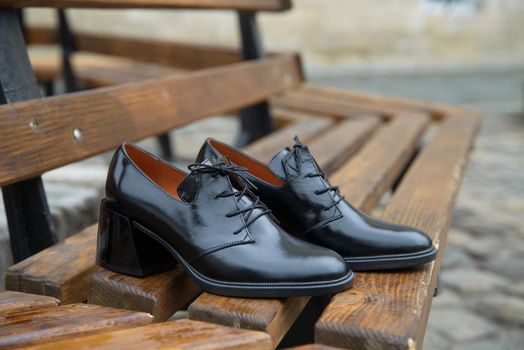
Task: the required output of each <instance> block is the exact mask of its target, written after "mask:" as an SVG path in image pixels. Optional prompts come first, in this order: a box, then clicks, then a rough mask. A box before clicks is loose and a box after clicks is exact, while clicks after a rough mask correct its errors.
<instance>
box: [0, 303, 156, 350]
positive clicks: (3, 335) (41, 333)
mask: <svg viewBox="0 0 524 350" xmlns="http://www.w3.org/2000/svg"><path fill="white" fill-rule="evenodd" d="M151 320H152V317H151V315H149V314H146V313H141V312H140V313H139V312H131V311H125V310H118V309H113V308H107V307H102V306H97V305H87V304H71V305H65V306H56V307H48V308H42V309H33V310H22V311H15V312H11V313H7V314H4V315H2V317H0V347H2V348H3V347H22V346H30V345H37V344H42V343H45V342H50V341H54V340H58V339H64V338H67V337H76V336H79V335H84V334H93V333H99V332H101V331H104V330H116V329H122V328H129V327H135V326H141V325H145V324H148V323H150V322H151Z"/></svg>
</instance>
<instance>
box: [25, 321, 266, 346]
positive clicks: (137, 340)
mask: <svg viewBox="0 0 524 350" xmlns="http://www.w3.org/2000/svg"><path fill="white" fill-rule="evenodd" d="M269 348H270V340H269V336H268V335H267V334H265V333H262V332H255V331H247V330H242V329H236V328H230V327H224V326H218V325H214V324H210V323H204V322H197V321H189V320H176V321H169V322H163V323H157V324H152V325H147V326H143V327H138V328H133V329H125V330H119V331H113V332H105V333H100V334H95V335H88V336H82V337H75V338H70V339H66V340H62V341H57V342H53V343H47V344H42V345H39V346H36V347H34V349H35V350H36V349H38V350H54V349H64V350H68V349H70V350H82V349H85V350H87V349H97V350H103V349H107V350H113V349H127V350H135V349H136V350H143V349H166V350H170V349H172V350H175V349H176V350H183V349H184V350H193V349H202V350H218V349H235V350H266V349H269Z"/></svg>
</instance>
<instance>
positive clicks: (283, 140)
mask: <svg viewBox="0 0 524 350" xmlns="http://www.w3.org/2000/svg"><path fill="white" fill-rule="evenodd" d="M280 117H281V118H282V117H284V114H280ZM334 122H335V121H334V120H333V119H330V118H323V117H320V118H319V117H313V116H306V115H303V117H302V119H298V120H296V121H295V122H293V123H290V124H288V125H286V126H284V127H282V128H280V129H277V130H275V131H274V132H272V133H271V134H269V135H268V136H266V137H263V138H261V139H259V140H257V141H255V142H253V143H251V144H250V145H249V146H247V147H246V148H245V151H246V152H247V153H248V154H250V155H251V156H253V157H255V158H257V159H259V160H261V161H263V162H269V161H270V160H271V158H272V157H273V156H274V155H275V154H276V153H277V152H278V151H280V150H281V149H282V148H284V147H287V146H291V145H292V144H293V137H294V136H295V135H299V136H300V138H301V140H302V141H303V142H307V141H309V140H311V139H312V138H314V137H315V136H316V135H318V134H320V133H321V132H322V131H324V130H326V129H327V128H329V127H330V126H331V125H333V124H334Z"/></svg>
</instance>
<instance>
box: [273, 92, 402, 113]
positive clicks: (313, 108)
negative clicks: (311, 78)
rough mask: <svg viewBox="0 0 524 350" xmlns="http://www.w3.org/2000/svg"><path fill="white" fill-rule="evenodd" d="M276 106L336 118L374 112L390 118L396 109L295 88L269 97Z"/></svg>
mask: <svg viewBox="0 0 524 350" xmlns="http://www.w3.org/2000/svg"><path fill="white" fill-rule="evenodd" d="M270 102H271V105H272V106H273V107H276V108H282V109H291V110H297V111H302V112H306V113H316V114H320V115H326V116H332V117H336V118H348V117H349V118H354V117H359V116H367V115H370V114H374V115H377V116H380V117H382V118H384V119H390V118H392V117H393V116H394V115H395V114H396V112H397V110H394V109H392V108H385V107H381V106H377V105H372V104H366V103H342V102H343V101H332V100H330V99H325V98H323V97H321V96H309V95H306V94H303V93H301V92H300V90H297V89H288V90H286V91H284V92H282V93H281V94H278V95H276V96H273V97H272V98H271V99H270Z"/></svg>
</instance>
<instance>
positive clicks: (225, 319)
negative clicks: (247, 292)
mask: <svg viewBox="0 0 524 350" xmlns="http://www.w3.org/2000/svg"><path fill="white" fill-rule="evenodd" d="M308 301H309V297H297V298H288V299H252V298H228V297H223V296H218V295H214V294H210V293H206V292H204V293H202V294H201V295H200V296H199V297H198V298H197V300H195V301H194V302H193V303H191V305H190V306H189V308H188V311H189V318H190V319H193V320H199V321H205V322H211V323H218V324H222V325H226V326H230V327H235V328H245V329H252V330H258V331H263V332H266V333H268V334H269V335H270V336H271V344H272V348H275V347H276V346H277V345H278V343H279V342H280V340H281V339H282V338H283V337H284V335H285V334H286V332H287V331H288V329H289V327H291V325H292V324H293V323H294V322H295V319H296V318H297V317H298V315H299V314H300V312H301V311H302V310H303V309H304V307H305V306H306V304H307V302H308Z"/></svg>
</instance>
